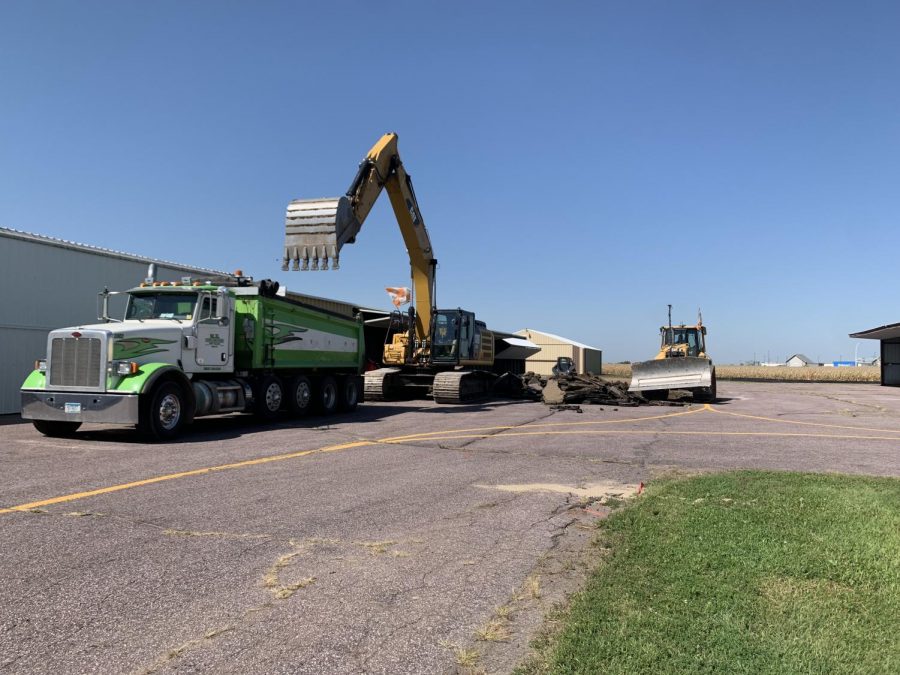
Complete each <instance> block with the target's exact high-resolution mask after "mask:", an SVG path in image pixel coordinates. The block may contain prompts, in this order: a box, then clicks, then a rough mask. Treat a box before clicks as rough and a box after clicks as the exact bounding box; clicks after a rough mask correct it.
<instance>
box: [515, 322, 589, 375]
mask: <svg viewBox="0 0 900 675" xmlns="http://www.w3.org/2000/svg"><path fill="white" fill-rule="evenodd" d="M515 335H518V336H520V337H523V338H525V339H526V340H529V341H530V342H532V343H534V344H535V345H536V346H538V347H540V351H539V352H537V353H535V354H532V355H531V356H529V357H528V358H527V359H526V361H525V367H526V369H527V370H530V371H531V372H533V373H537V374H538V375H551V374H552V369H553V366H554V365H556V359H558V358H559V357H568V358H570V359H572V362H573V363H574V364H575V369H576V370H577V371H578V372H579V373H595V374H597V375H599V374H600V369H601V366H602V365H603V352H602V351H601V350H600V349H597V348H596V347H591V346H590V345H586V344H584V343H581V342H576V341H575V340H570V339H569V338H566V337H562V336H560V335H555V334H553V333H545V332H544V331H539V330H534V329H532V328H523V329H522V330H519V331H516V333H515Z"/></svg>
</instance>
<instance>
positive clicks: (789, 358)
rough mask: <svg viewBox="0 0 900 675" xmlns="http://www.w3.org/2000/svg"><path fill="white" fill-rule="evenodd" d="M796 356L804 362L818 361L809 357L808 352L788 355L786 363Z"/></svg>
mask: <svg viewBox="0 0 900 675" xmlns="http://www.w3.org/2000/svg"><path fill="white" fill-rule="evenodd" d="M794 357H796V358H798V359H800V360H801V361H803V363H818V361H813V360H812V359H811V358H809V357H808V356H807V355H806V354H794V356H791V357H788V359H787V360H785V363H787V362H788V361H790V360H791V359H793V358H794Z"/></svg>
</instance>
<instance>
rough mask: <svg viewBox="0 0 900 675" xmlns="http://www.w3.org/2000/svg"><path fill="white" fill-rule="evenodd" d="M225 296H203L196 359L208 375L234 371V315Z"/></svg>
mask: <svg viewBox="0 0 900 675" xmlns="http://www.w3.org/2000/svg"><path fill="white" fill-rule="evenodd" d="M230 300H231V299H230V298H229V297H228V296H227V295H225V294H216V295H213V294H212V293H203V294H201V296H200V300H199V302H198V303H197V308H198V311H197V324H196V326H195V330H196V335H197V348H196V349H195V350H194V357H195V359H196V361H197V365H198V366H200V367H201V369H202V370H205V371H216V370H222V371H230V370H231V369H232V356H233V353H234V349H233V345H232V336H233V334H234V326H232V325H231V322H232V320H233V316H232V315H233V312H232V311H231V302H230Z"/></svg>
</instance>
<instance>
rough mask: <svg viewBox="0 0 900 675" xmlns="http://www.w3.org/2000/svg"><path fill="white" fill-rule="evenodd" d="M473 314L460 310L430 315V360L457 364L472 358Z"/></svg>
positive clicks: (442, 311) (444, 310)
mask: <svg viewBox="0 0 900 675" xmlns="http://www.w3.org/2000/svg"><path fill="white" fill-rule="evenodd" d="M474 327H475V314H474V313H472V312H465V311H463V310H461V309H440V310H437V311H436V312H434V313H433V314H432V315H431V360H432V362H434V363H459V362H460V361H469V360H471V358H472V350H473V346H474V345H473V338H474V336H475V331H474Z"/></svg>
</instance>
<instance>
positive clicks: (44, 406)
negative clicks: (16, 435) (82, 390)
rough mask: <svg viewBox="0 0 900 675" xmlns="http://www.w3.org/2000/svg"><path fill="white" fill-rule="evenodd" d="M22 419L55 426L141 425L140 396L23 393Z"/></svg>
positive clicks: (57, 392) (52, 392) (63, 392)
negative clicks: (56, 423)
mask: <svg viewBox="0 0 900 675" xmlns="http://www.w3.org/2000/svg"><path fill="white" fill-rule="evenodd" d="M22 418H23V419H27V420H51V421H54V422H98V423H101V424H137V423H138V397H137V395H136V394H79V393H75V392H71V391H25V390H23V391H22Z"/></svg>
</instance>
